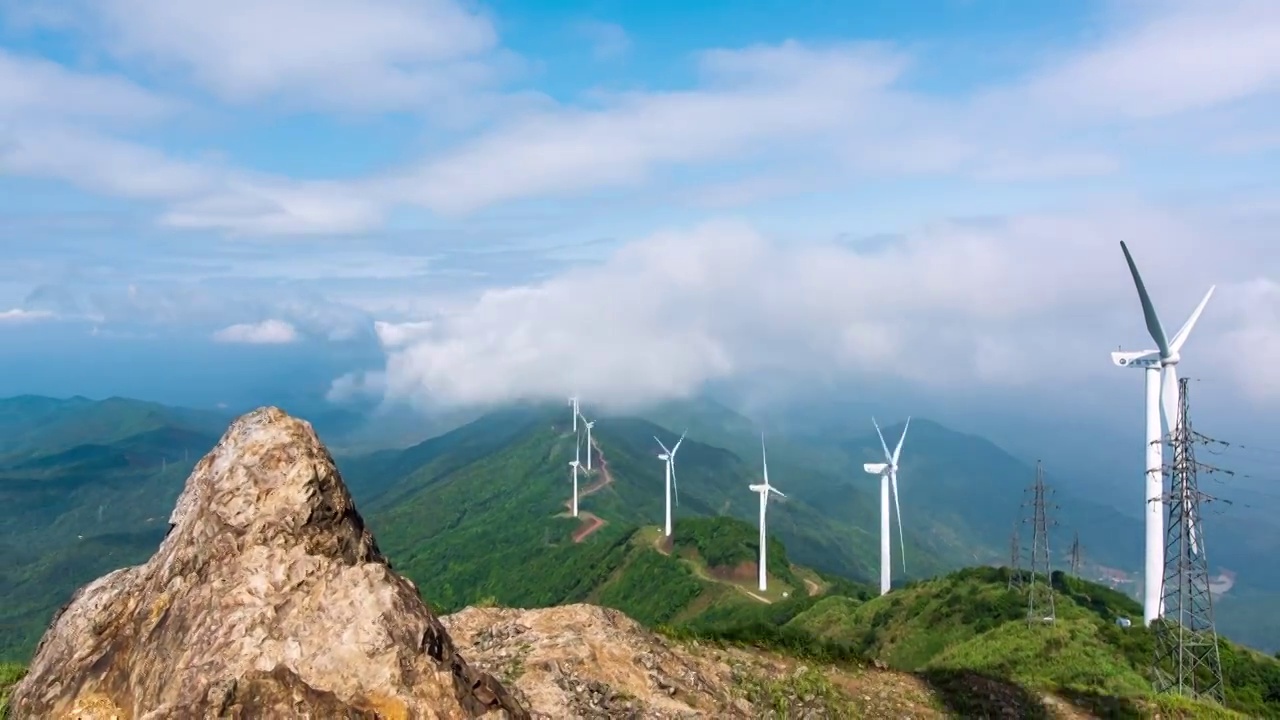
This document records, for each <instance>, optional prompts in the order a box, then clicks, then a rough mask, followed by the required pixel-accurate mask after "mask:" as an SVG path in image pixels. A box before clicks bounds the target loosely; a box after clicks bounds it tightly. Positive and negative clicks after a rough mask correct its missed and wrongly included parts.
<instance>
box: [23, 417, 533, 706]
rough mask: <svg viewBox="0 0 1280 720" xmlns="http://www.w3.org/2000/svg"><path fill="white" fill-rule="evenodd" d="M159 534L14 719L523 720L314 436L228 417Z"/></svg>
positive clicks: (54, 640) (64, 634) (277, 423)
mask: <svg viewBox="0 0 1280 720" xmlns="http://www.w3.org/2000/svg"><path fill="white" fill-rule="evenodd" d="M169 523H170V529H169V533H168V535H167V536H166V537H165V539H164V541H163V542H162V543H161V545H160V548H159V550H158V551H157V552H156V554H155V555H154V556H153V557H152V558H151V559H150V560H149V561H148V562H147V563H146V564H144V565H140V566H137V567H131V568H125V569H122V570H117V571H115V572H112V573H110V574H108V575H106V576H104V577H101V578H99V579H97V580H95V581H94V582H92V583H90V584H89V585H87V586H85V587H84V588H82V589H80V590H79V591H78V592H77V593H76V594H75V595H74V596H73V597H72V598H71V601H70V602H69V603H68V604H67V606H66V607H64V608H63V609H62V611H60V612H59V613H58V615H57V616H55V618H54V620H53V623H52V625H51V626H50V628H49V629H48V631H47V632H46V633H45V635H44V638H43V639H42V640H41V641H40V645H39V646H38V648H37V649H36V654H35V657H34V658H33V660H32V662H31V666H30V670H29V672H28V674H27V676H26V678H25V679H23V680H22V682H20V683H19V684H18V685H17V687H16V688H14V691H13V695H12V697H11V699H10V709H11V713H12V717H13V718H15V719H25V718H41V719H42V720H44V719H47V718H77V719H78V720H92V719H94V718H119V719H121V720H123V719H125V718H136V719H138V720H143V719H146V720H160V719H162V718H174V719H178V718H181V719H182V720H191V719H193V718H202V717H203V718H213V717H223V718H225V717H230V718H285V717H289V718H307V717H311V718H325V719H329V718H375V717H377V718H424V719H425V718H441V719H444V718H450V719H451V718H468V717H495V718H497V717H506V718H521V719H523V718H528V717H529V713H528V712H527V711H526V710H525V709H524V708H523V707H522V706H521V705H520V704H519V703H518V702H517V701H516V700H515V699H514V698H513V697H512V696H511V695H510V694H509V693H508V692H507V690H506V689H505V688H504V687H503V686H502V684H501V683H499V682H498V681H497V680H496V679H494V678H493V677H492V676H490V675H488V674H486V673H483V672H480V671H478V670H475V669H473V668H471V667H470V666H469V665H468V664H467V662H466V661H465V660H464V659H463V658H462V657H461V656H460V655H458V653H456V652H455V651H454V646H453V642H452V640H451V639H450V637H449V634H448V633H447V632H446V631H445V629H444V627H443V626H442V625H441V624H440V622H439V621H438V620H437V619H436V617H435V616H434V615H433V614H432V612H431V611H430V610H429V609H428V608H427V607H426V605H425V604H423V602H422V600H421V599H420V598H419V597H418V593H417V590H416V589H415V588H414V586H413V584H412V583H411V582H409V581H408V580H406V579H404V578H402V577H400V576H399V575H397V574H395V573H394V572H393V571H392V569H391V567H390V566H389V565H388V563H387V562H386V560H385V559H384V558H383V557H382V555H381V554H380V553H379V552H378V547H377V544H376V543H375V541H374V539H373V536H372V535H371V534H370V533H369V531H368V530H366V529H365V527H364V522H363V520H362V519H361V518H360V515H359V514H358V513H357V512H356V508H355V505H354V503H353V502H352V500H351V496H350V495H349V494H348V492H347V489H346V487H345V486H344V485H343V483H342V479H341V477H340V476H339V474H338V471H337V469H336V467H335V466H334V463H333V459H332V458H331V457H330V455H329V452H328V451H327V450H326V449H325V447H324V446H323V445H322V444H321V442H320V440H319V438H318V437H316V434H315V431H314V430H312V428H311V425H310V424H309V423H307V422H305V421H303V420H299V419H296V418H293V417H290V416H289V415H287V414H286V413H284V412H283V411H281V410H279V409H278V408H261V409H258V410H255V411H253V412H251V413H248V414H247V415H244V416H242V417H240V418H239V419H237V420H236V421H235V422H234V423H232V425H231V427H230V428H229V429H228V430H227V432H226V434H225V435H224V436H223V437H222V440H221V441H220V442H219V443H218V445H217V447H215V448H214V449H213V451H212V452H210V453H209V454H208V455H207V456H205V457H204V458H203V459H202V460H201V461H200V462H199V464H197V465H196V467H195V470H194V471H193V472H192V474H191V477H190V478H188V479H187V484H186V488H185V489H184V491H183V493H182V496H181V497H180V498H179V499H178V503H177V506H176V507H175V508H174V511H173V514H172V516H171V517H170V520H169Z"/></svg>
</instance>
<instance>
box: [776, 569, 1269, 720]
mask: <svg viewBox="0 0 1280 720" xmlns="http://www.w3.org/2000/svg"><path fill="white" fill-rule="evenodd" d="M1007 577H1008V576H1007V575H1006V574H1004V571H1003V570H997V569H991V568H976V569H969V570H964V571H961V572H958V573H953V574H951V575H948V576H945V577H941V578H936V579H933V580H929V581H926V582H922V583H918V584H915V585H913V586H911V587H908V588H906V589H903V590H901V591H898V592H894V593H891V594H889V595H887V596H884V597H878V598H875V599H873V600H870V601H867V602H865V603H859V602H855V601H851V600H848V599H845V598H838V597H832V598H825V599H822V600H820V601H819V602H818V603H816V604H815V605H814V607H812V608H810V609H808V610H806V611H805V612H803V613H801V614H800V615H798V616H797V617H795V618H794V619H792V620H791V621H790V622H789V623H788V624H787V627H788V628H789V629H791V630H793V631H796V632H803V633H808V634H811V635H813V636H815V637H820V638H822V639H824V640H827V641H831V642H836V643H840V644H842V645H844V646H847V647H849V648H851V649H853V650H854V651H855V652H857V653H859V654H863V655H866V656H870V657H875V658H879V659H881V660H883V661H884V662H886V663H888V664H889V665H890V666H892V667H895V668H899V669H903V670H911V671H917V672H921V673H924V674H927V675H931V676H933V677H934V678H935V679H936V680H937V681H938V682H945V680H946V678H948V677H955V678H959V677H962V676H964V677H970V676H973V675H977V676H982V677H986V678H994V679H997V680H998V681H1000V682H1003V683H1008V684H1012V685H1016V686H1019V687H1024V688H1033V689H1044V688H1049V689H1054V690H1057V691H1059V692H1062V693H1063V694H1065V695H1067V696H1070V697H1075V698H1078V699H1080V700H1081V701H1082V702H1085V704H1087V705H1092V706H1094V707H1108V708H1112V711H1115V712H1118V710H1115V708H1118V707H1120V706H1124V705H1126V704H1127V706H1132V707H1138V706H1143V704H1144V703H1148V704H1149V703H1150V702H1152V701H1151V700H1150V693H1149V689H1150V687H1151V682H1150V679H1149V677H1148V672H1149V666H1150V664H1151V660H1152V658H1153V654H1154V646H1153V640H1152V636H1151V634H1150V632H1149V631H1147V630H1146V629H1144V628H1140V627H1132V628H1127V629H1125V628H1120V627H1118V626H1117V625H1116V624H1115V622H1114V619H1115V618H1116V617H1118V616H1125V617H1133V616H1140V615H1141V608H1140V607H1139V606H1138V605H1137V604H1136V603H1135V602H1134V601H1132V600H1130V599H1128V598H1127V597H1125V596H1123V595H1120V594H1119V593H1116V592H1114V591H1111V590H1109V589H1107V588H1104V587H1101V586H1097V585H1094V584H1092V583H1087V582H1083V581H1079V580H1075V579H1072V578H1061V577H1059V592H1058V594H1057V596H1056V603H1055V604H1056V608H1057V617H1058V620H1057V622H1056V623H1055V624H1053V625H1045V624H1036V625H1034V626H1028V625H1027V623H1026V620H1025V613H1026V610H1025V607H1026V606H1025V598H1024V596H1022V595H1020V594H1019V593H1018V592H1017V591H1016V590H1009V589H1008V587H1007V582H1006V581H1007ZM1220 653H1221V657H1222V665H1223V673H1224V676H1225V684H1226V688H1227V700H1228V705H1229V706H1231V707H1232V708H1234V709H1235V710H1237V711H1239V712H1242V713H1245V714H1247V715H1249V716H1252V717H1273V716H1280V662H1278V661H1276V660H1275V659H1273V658H1268V657H1266V656H1263V655H1261V654H1260V653H1256V652H1254V651H1251V650H1248V649H1245V648H1242V647H1240V646H1238V645H1235V644H1233V643H1230V642H1227V641H1225V640H1221V641H1220ZM1174 705H1175V706H1176V705H1177V703H1174ZM1171 707H1172V706H1171Z"/></svg>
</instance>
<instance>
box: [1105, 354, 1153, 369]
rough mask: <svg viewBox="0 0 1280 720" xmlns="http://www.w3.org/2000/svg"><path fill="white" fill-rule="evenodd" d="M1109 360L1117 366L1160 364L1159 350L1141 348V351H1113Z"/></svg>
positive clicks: (1143, 366) (1144, 366)
mask: <svg viewBox="0 0 1280 720" xmlns="http://www.w3.org/2000/svg"><path fill="white" fill-rule="evenodd" d="M1111 362H1113V363H1115V364H1116V365H1117V366H1119V367H1132V368H1140V369H1143V370H1145V369H1147V368H1158V367H1160V366H1161V362H1160V351H1159V350H1143V351H1141V352H1113V353H1111Z"/></svg>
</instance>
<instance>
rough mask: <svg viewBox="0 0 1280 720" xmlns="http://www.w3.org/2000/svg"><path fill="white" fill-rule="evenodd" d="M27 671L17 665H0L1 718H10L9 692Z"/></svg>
mask: <svg viewBox="0 0 1280 720" xmlns="http://www.w3.org/2000/svg"><path fill="white" fill-rule="evenodd" d="M25 672H26V670H25V668H23V667H22V666H21V665H17V664H15V663H0V718H5V717H8V716H9V691H10V689H12V688H13V686H14V684H15V683H17V682H18V681H19V680H21V679H22V676H23V674H25Z"/></svg>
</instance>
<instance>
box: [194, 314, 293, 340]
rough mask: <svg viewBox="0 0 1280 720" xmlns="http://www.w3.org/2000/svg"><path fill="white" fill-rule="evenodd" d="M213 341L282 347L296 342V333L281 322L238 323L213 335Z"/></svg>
mask: <svg viewBox="0 0 1280 720" xmlns="http://www.w3.org/2000/svg"><path fill="white" fill-rule="evenodd" d="M213 339H214V340H217V341H218V342H225V343H248V344H253V345H284V344H287V343H291V342H296V341H297V340H298V331H297V330H295V329H294V327H293V326H292V325H290V324H289V323H287V322H284V321H282V320H263V321H262V322H260V323H238V324H236V325H231V326H228V327H225V328H223V329H221V330H219V331H217V332H215V333H214V334H213Z"/></svg>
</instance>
